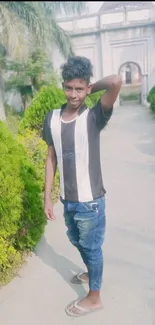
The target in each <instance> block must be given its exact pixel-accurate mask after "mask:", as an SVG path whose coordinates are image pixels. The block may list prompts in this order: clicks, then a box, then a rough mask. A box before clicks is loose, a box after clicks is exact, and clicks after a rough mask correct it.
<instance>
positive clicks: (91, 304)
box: [66, 292, 102, 317]
mask: <svg viewBox="0 0 155 325" xmlns="http://www.w3.org/2000/svg"><path fill="white" fill-rule="evenodd" d="M100 309H102V304H101V300H100V296H99V294H95V293H94V295H93V293H92V295H91V292H90V293H89V294H88V296H87V297H86V298H84V299H82V300H80V301H74V302H72V303H70V304H69V305H68V306H67V307H66V313H67V314H68V315H70V316H74V317H78V316H82V315H86V314H88V313H90V312H93V311H97V310H100Z"/></svg>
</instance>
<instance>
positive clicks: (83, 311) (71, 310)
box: [65, 300, 103, 317]
mask: <svg viewBox="0 0 155 325" xmlns="http://www.w3.org/2000/svg"><path fill="white" fill-rule="evenodd" d="M79 301H80V300H76V301H74V302H72V303H70V304H69V305H68V306H67V307H66V309H65V311H66V314H67V315H69V316H73V317H80V316H85V315H88V314H90V313H93V312H95V311H99V310H102V309H103V306H100V307H97V308H84V307H81V306H79V305H78V302H79ZM75 310H76V311H75Z"/></svg>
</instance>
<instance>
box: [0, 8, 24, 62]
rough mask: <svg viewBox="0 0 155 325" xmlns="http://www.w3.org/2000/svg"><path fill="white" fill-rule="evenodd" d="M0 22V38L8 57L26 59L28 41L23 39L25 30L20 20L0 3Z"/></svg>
mask: <svg viewBox="0 0 155 325" xmlns="http://www.w3.org/2000/svg"><path fill="white" fill-rule="evenodd" d="M0 21H1V25H2V29H1V33H0V38H1V42H2V44H3V45H4V47H5V48H7V52H8V55H9V56H12V57H13V58H15V57H17V56H18V57H27V56H28V41H26V39H25V38H24V37H23V36H24V34H25V35H26V29H25V26H24V24H22V23H21V21H20V19H18V17H17V16H16V15H15V14H14V13H13V12H11V11H10V10H8V8H7V7H6V6H5V5H2V4H1V3H0Z"/></svg>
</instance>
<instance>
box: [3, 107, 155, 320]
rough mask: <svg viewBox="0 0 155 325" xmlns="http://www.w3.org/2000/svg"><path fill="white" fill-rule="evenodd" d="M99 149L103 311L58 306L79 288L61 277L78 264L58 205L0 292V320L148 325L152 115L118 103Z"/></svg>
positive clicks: (154, 258)
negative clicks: (74, 314) (77, 313)
mask: <svg viewBox="0 0 155 325" xmlns="http://www.w3.org/2000/svg"><path fill="white" fill-rule="evenodd" d="M101 149H102V160H103V164H102V166H103V176H104V183H105V187H106V189H107V234H106V241H105V245H104V252H105V272H104V285H103V289H102V298H103V303H104V310H103V311H101V312H99V313H96V314H91V315H88V316H85V317H83V318H78V319H74V318H70V317H68V316H67V315H66V314H65V312H64V308H65V306H66V304H67V303H68V302H70V301H71V300H73V299H75V298H76V297H77V296H79V295H84V294H85V290H86V289H87V286H86V287H85V288H84V287H83V286H75V285H72V284H71V283H70V282H69V280H70V278H71V277H72V274H73V273H75V272H77V271H79V269H80V268H83V265H82V263H81V260H80V257H79V255H78V252H76V250H75V249H74V248H73V247H72V246H71V245H70V243H69V242H68V240H67V238H66V235H65V227H64V224H63V218H62V206H61V204H60V203H58V204H57V205H56V206H55V213H56V215H57V221H56V222H53V223H49V224H48V226H47V229H46V233H45V236H44V237H43V239H42V241H41V243H40V244H39V245H38V247H37V250H36V253H35V254H34V255H33V256H32V258H30V259H29V261H28V263H27V264H26V265H25V266H24V268H23V269H22V270H21V272H20V277H18V278H16V279H15V280H14V281H12V282H11V283H10V284H9V285H8V286H6V287H4V288H3V289H1V291H0V302H1V304H0V324H2V325H21V324H22V325H28V324H29V325H45V324H46V325H51V324H53V325H65V324H80V325H87V324H89V325H94V324H98V325H103V324H106V325H153V324H155V121H154V120H153V119H152V117H151V116H150V114H149V112H148V111H147V109H146V108H143V107H136V106H135V107H122V108H119V109H118V110H117V111H116V112H115V114H114V116H113V118H112V120H111V122H110V124H109V126H108V127H107V129H106V130H105V131H104V132H103V134H102V139H101ZM94 159H95V158H94Z"/></svg>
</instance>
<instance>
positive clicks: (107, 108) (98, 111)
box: [91, 75, 122, 130]
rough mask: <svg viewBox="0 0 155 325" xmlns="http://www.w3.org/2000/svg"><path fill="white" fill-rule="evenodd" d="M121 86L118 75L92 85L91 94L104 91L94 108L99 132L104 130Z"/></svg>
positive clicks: (120, 79)
mask: <svg viewBox="0 0 155 325" xmlns="http://www.w3.org/2000/svg"><path fill="white" fill-rule="evenodd" d="M121 85H122V78H121V76H119V75H111V76H107V77H105V78H103V79H101V80H99V81H97V82H96V83H95V84H93V85H92V90H91V93H96V92H98V91H101V90H105V92H104V93H103V95H102V96H101V98H100V101H99V102H98V103H97V105H96V106H95V107H94V114H95V115H96V122H97V124H99V128H100V130H102V129H103V128H104V126H105V125H106V124H107V122H108V120H109V119H110V117H111V115H112V111H113V105H114V103H115V101H116V99H117V96H118V94H119V91H120V88H121Z"/></svg>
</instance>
